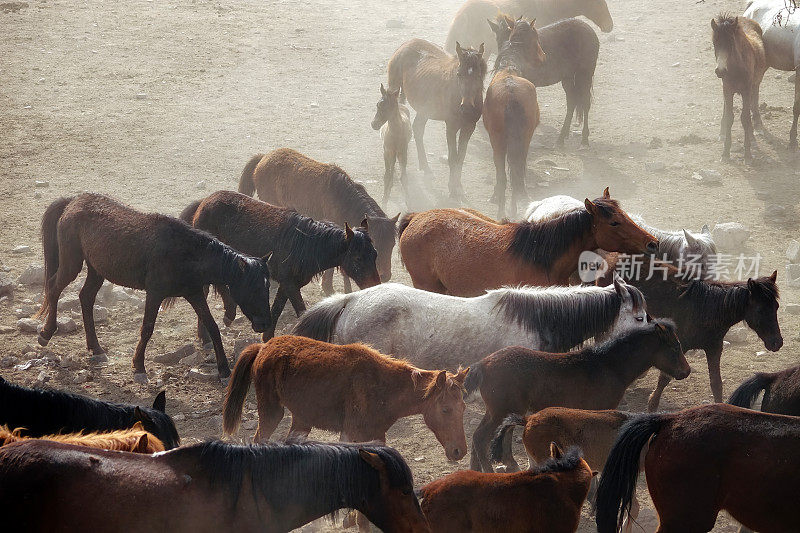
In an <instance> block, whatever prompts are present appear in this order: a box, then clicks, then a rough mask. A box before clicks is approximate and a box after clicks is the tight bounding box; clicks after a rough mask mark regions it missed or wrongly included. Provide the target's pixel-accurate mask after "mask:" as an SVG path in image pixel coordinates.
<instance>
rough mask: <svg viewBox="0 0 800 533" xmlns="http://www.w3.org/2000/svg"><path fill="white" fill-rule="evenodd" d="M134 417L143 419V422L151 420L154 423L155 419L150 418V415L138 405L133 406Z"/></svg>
mask: <svg viewBox="0 0 800 533" xmlns="http://www.w3.org/2000/svg"><path fill="white" fill-rule="evenodd" d="M133 419H134V420H141V421H142V422H150V423H151V424H152V423H153V419H152V418H150V415H149V414H147V413H146V412H144V411H142V410H141V409H139V406H138V405H137V406H136V407H134V408H133Z"/></svg>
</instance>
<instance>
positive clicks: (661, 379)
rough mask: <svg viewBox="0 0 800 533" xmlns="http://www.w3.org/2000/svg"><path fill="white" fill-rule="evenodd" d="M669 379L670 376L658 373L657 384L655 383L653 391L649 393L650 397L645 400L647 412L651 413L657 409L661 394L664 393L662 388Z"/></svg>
mask: <svg viewBox="0 0 800 533" xmlns="http://www.w3.org/2000/svg"><path fill="white" fill-rule="evenodd" d="M671 380H672V378H671V377H669V375H667V374H665V373H663V372H661V373H660V374H659V375H658V384H657V385H656V388H655V390H654V391H653V393H652V394H650V398H649V399H648V400H647V411H648V412H650V413H653V412H655V411H656V410H657V409H658V404H659V403H660V402H661V395H662V394H663V393H664V389H665V388H667V385H668V384H669V382H670V381H671Z"/></svg>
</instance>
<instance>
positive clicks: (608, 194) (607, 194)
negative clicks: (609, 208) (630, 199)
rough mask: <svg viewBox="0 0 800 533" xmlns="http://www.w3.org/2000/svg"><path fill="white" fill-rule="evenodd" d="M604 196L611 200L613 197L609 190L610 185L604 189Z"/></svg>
mask: <svg viewBox="0 0 800 533" xmlns="http://www.w3.org/2000/svg"><path fill="white" fill-rule="evenodd" d="M603 198H605V199H606V200H610V199H611V193H610V192H608V187H606V188H605V189H603Z"/></svg>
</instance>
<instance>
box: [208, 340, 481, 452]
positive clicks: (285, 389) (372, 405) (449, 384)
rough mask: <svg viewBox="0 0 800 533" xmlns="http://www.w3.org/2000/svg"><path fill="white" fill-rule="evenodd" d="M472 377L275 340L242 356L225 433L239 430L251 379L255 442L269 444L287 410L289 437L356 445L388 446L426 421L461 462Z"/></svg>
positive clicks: (366, 351) (361, 350)
mask: <svg viewBox="0 0 800 533" xmlns="http://www.w3.org/2000/svg"><path fill="white" fill-rule="evenodd" d="M468 371H469V368H466V369H464V370H462V371H460V372H459V373H458V374H450V373H448V372H445V371H444V370H421V369H419V368H416V367H414V366H412V365H410V364H408V363H406V362H405V361H399V360H397V359H393V358H391V357H389V356H387V355H382V354H380V353H378V352H377V351H375V350H373V349H371V348H369V347H367V346H364V345H362V344H348V345H345V346H339V345H336V344H329V343H327V342H321V341H316V340H312V339H308V338H306V337H295V336H291V335H284V336H282V337H275V338H274V339H272V340H270V341H269V342H267V343H266V344H253V345H251V346H249V347H247V348H246V349H245V350H244V351H243V352H242V354H241V355H240V356H239V360H238V361H237V362H236V367H235V368H234V371H233V378H232V380H231V382H230V383H229V384H228V390H227V393H226V395H225V406H224V408H223V429H224V430H225V432H226V433H228V434H231V433H234V432H235V431H236V430H237V429H238V427H239V421H240V420H241V415H242V405H243V404H244V399H245V396H246V395H247V389H248V388H249V387H250V381H251V380H252V381H253V383H254V384H255V389H256V398H257V400H258V430H256V435H255V440H256V442H264V441H266V440H267V439H269V437H270V435H272V433H273V432H274V431H275V428H276V427H278V424H279V423H280V421H281V419H282V418H283V408H284V407H286V408H287V409H289V411H291V413H292V427H291V430H290V431H289V435H290V436H292V437H303V438H305V437H306V436H307V435H308V433H309V432H310V431H311V429H312V428H320V429H325V430H328V431H337V432H339V433H340V436H341V440H343V441H350V442H365V441H372V440H377V441H382V442H383V441H385V440H386V431H388V429H389V428H390V427H391V426H392V424H394V423H395V422H396V421H397V420H398V419H399V418H402V417H404V416H410V415H414V414H422V416H423V419H424V420H425V424H426V425H427V426H428V427H429V428H430V429H431V431H433V434H434V435H436V438H437V439H438V440H439V442H440V443H441V444H442V446H443V447H444V449H445V455H447V458H448V459H449V460H451V461H457V460H459V459H461V458H462V457H464V455H466V453H467V440H466V437H465V436H464V424H463V416H464V399H463V397H462V390H463V383H464V378H465V377H466V376H467V372H468Z"/></svg>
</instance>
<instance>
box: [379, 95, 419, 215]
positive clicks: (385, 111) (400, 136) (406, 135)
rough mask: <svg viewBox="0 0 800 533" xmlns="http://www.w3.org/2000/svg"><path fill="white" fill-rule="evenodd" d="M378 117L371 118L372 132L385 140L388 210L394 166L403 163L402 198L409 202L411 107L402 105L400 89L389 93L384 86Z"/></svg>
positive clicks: (384, 181) (384, 192)
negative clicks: (378, 131)
mask: <svg viewBox="0 0 800 533" xmlns="http://www.w3.org/2000/svg"><path fill="white" fill-rule="evenodd" d="M376 107H377V110H376V111H375V118H373V119H372V129H373V130H380V131H381V137H383V164H384V167H385V172H384V174H383V200H382V201H381V203H382V204H383V207H384V208H385V207H386V202H388V201H389V193H391V192H392V181H394V167H395V164H396V163H400V186H401V187H402V188H403V198H404V199H405V201H406V202H408V178H407V177H406V163H407V162H408V142H409V141H410V140H411V118H410V117H411V115H410V113H409V111H408V108H407V107H406V106H405V105H403V104H401V103H400V89H399V88H398V89H396V90H394V91H392V90H389V91H387V90H386V89H384V87H383V84H382V83H381V99H380V100H378V104H377V106H376Z"/></svg>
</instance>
